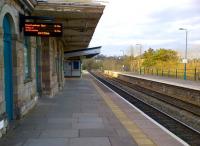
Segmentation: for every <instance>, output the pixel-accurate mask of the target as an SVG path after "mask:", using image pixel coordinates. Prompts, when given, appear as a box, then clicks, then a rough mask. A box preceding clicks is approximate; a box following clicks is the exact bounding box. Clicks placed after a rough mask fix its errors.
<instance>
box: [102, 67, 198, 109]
mask: <svg viewBox="0 0 200 146" xmlns="http://www.w3.org/2000/svg"><path fill="white" fill-rule="evenodd" d="M105 73H106V74H107V75H110V76H112V77H115V78H119V79H122V80H125V81H127V82H130V83H133V84H137V85H139V86H142V87H145V88H147V89H150V90H153V91H156V92H159V93H162V94H166V95H169V96H171V97H174V98H177V99H180V100H182V101H185V102H188V103H191V104H194V105H197V106H200V91H197V90H193V89H188V88H184V87H178V86H175V85H169V84H166V83H161V82H155V81H151V80H146V79H142V78H138V77H130V76H126V75H122V74H119V73H117V72H112V71H106V72H105Z"/></svg>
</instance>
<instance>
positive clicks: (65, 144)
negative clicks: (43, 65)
mask: <svg viewBox="0 0 200 146" xmlns="http://www.w3.org/2000/svg"><path fill="white" fill-rule="evenodd" d="M137 145H142V146H153V145H160V146H181V145H187V144H186V143H185V142H184V141H182V140H180V139H179V138H177V137H176V136H175V135H173V134H172V133H170V132H169V131H167V130H166V129H165V128H163V127H162V126H160V125H159V124H157V123H156V122H155V121H153V120H152V119H150V118H149V117H148V116H146V115H145V114H144V113H142V112H141V111H139V110H138V109H137V108H135V107H134V106H132V105H130V104H129V103H128V102H126V101H125V100H124V99H122V98H121V97H120V96H119V95H117V94H116V93H114V92H113V91H112V90H110V89H108V88H107V87H105V86H104V85H102V84H101V83H100V82H98V81H96V80H95V79H94V78H93V77H92V76H91V75H90V74H88V73H84V74H83V77H82V78H70V79H66V83H65V87H64V90H63V92H61V93H59V94H57V95H56V96H54V97H53V98H48V97H42V98H40V99H39V102H38V104H37V105H36V107H35V108H34V109H33V110H32V111H31V112H30V113H29V114H28V115H27V116H26V117H24V118H23V119H21V120H20V121H18V122H17V123H16V124H15V126H13V128H12V129H11V130H10V131H9V132H8V133H7V134H6V135H5V136H4V137H3V138H2V139H1V140H0V146H137Z"/></svg>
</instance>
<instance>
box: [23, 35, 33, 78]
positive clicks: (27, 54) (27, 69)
mask: <svg viewBox="0 0 200 146" xmlns="http://www.w3.org/2000/svg"><path fill="white" fill-rule="evenodd" d="M24 77H25V80H29V79H31V46H30V37H25V38H24Z"/></svg>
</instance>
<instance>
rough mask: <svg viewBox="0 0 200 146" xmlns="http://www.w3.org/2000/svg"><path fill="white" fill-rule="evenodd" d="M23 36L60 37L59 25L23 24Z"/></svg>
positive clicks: (60, 25) (60, 28)
mask: <svg viewBox="0 0 200 146" xmlns="http://www.w3.org/2000/svg"><path fill="white" fill-rule="evenodd" d="M24 35H25V36H41V37H61V36H62V24H61V23H32V22H25V23H24Z"/></svg>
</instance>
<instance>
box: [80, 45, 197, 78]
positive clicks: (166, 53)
mask: <svg viewBox="0 0 200 146" xmlns="http://www.w3.org/2000/svg"><path fill="white" fill-rule="evenodd" d="M130 54H131V55H124V56H113V57H106V56H103V55H99V56H97V57H95V58H92V59H88V60H85V61H84V62H83V69H87V70H91V69H95V70H96V69H98V70H114V71H127V72H135V73H140V74H156V75H163V76H174V77H177V78H178V77H180V78H182V76H183V69H184V64H183V63H181V61H182V59H181V58H180V56H179V55H178V53H177V52H176V51H174V50H171V49H164V48H160V49H157V50H154V49H152V48H149V49H148V50H147V51H145V52H144V53H143V54H142V55H141V56H133V55H132V54H133V53H130ZM187 76H188V78H191V79H195V80H196V78H199V77H200V59H190V60H189V62H188V64H187Z"/></svg>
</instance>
